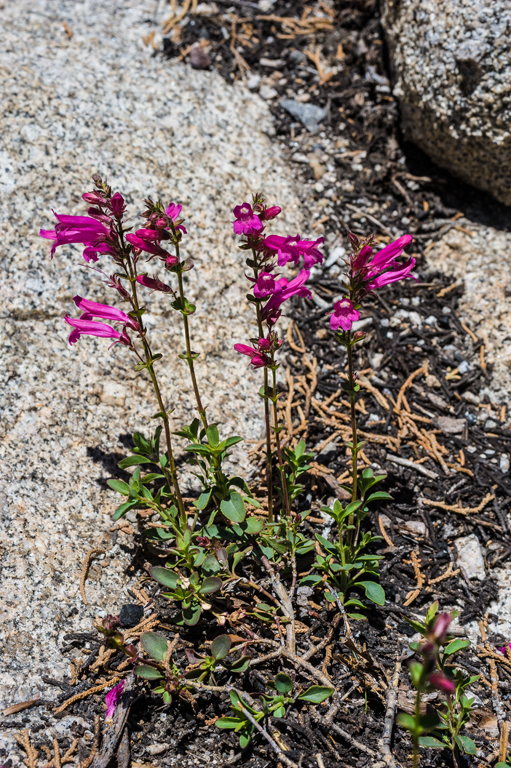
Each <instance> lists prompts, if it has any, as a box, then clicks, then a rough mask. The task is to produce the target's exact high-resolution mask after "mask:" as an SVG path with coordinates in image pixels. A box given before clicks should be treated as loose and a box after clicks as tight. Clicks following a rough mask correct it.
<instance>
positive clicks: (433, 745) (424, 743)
mask: <svg viewBox="0 0 511 768" xmlns="http://www.w3.org/2000/svg"><path fill="white" fill-rule="evenodd" d="M419 744H420V745H421V747H426V748H427V749H445V748H446V745H445V744H443V743H442V742H441V741H439V740H438V739H435V737H434V736H421V737H420V738H419Z"/></svg>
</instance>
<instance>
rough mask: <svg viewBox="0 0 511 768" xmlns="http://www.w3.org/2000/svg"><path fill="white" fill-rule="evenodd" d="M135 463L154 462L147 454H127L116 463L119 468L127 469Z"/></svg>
mask: <svg viewBox="0 0 511 768" xmlns="http://www.w3.org/2000/svg"><path fill="white" fill-rule="evenodd" d="M137 464H154V461H153V460H152V459H148V458H147V456H128V457H127V458H126V459H123V460H122V461H120V462H119V463H118V465H117V466H118V467H119V468H120V469H127V468H128V467H134V466H136V465H137Z"/></svg>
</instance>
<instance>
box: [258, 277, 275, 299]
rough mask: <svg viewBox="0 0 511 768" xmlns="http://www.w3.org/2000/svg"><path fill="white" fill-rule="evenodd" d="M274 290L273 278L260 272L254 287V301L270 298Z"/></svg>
mask: <svg viewBox="0 0 511 768" xmlns="http://www.w3.org/2000/svg"><path fill="white" fill-rule="evenodd" d="M274 290H275V277H274V276H273V275H271V274H270V273H269V272H261V273H260V274H259V277H258V278H257V280H256V283H255V285H254V296H255V297H256V299H264V297H265V296H270V295H271V294H272V293H273V291H274Z"/></svg>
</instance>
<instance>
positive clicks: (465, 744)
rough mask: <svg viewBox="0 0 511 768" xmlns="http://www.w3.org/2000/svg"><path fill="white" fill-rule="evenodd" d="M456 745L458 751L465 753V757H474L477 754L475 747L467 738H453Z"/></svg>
mask: <svg viewBox="0 0 511 768" xmlns="http://www.w3.org/2000/svg"><path fill="white" fill-rule="evenodd" d="M454 739H455V741H456V744H457V745H458V747H460V749H461V750H462V751H463V752H465V754H467V755H475V754H477V747H476V745H475V742H474V741H472V739H470V738H469V737H468V736H455V737H454Z"/></svg>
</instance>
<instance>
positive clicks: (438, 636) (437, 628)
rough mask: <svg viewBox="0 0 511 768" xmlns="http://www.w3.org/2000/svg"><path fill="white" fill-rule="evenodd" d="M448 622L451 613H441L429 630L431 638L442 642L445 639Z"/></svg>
mask: <svg viewBox="0 0 511 768" xmlns="http://www.w3.org/2000/svg"><path fill="white" fill-rule="evenodd" d="M450 623H451V614H450V613H441V614H440V615H439V616H438V618H437V620H436V621H435V624H434V625H433V629H432V631H431V636H432V638H433V639H434V640H436V641H437V642H439V643H442V642H443V641H444V640H445V635H446V632H447V629H448V627H449V624H450Z"/></svg>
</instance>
